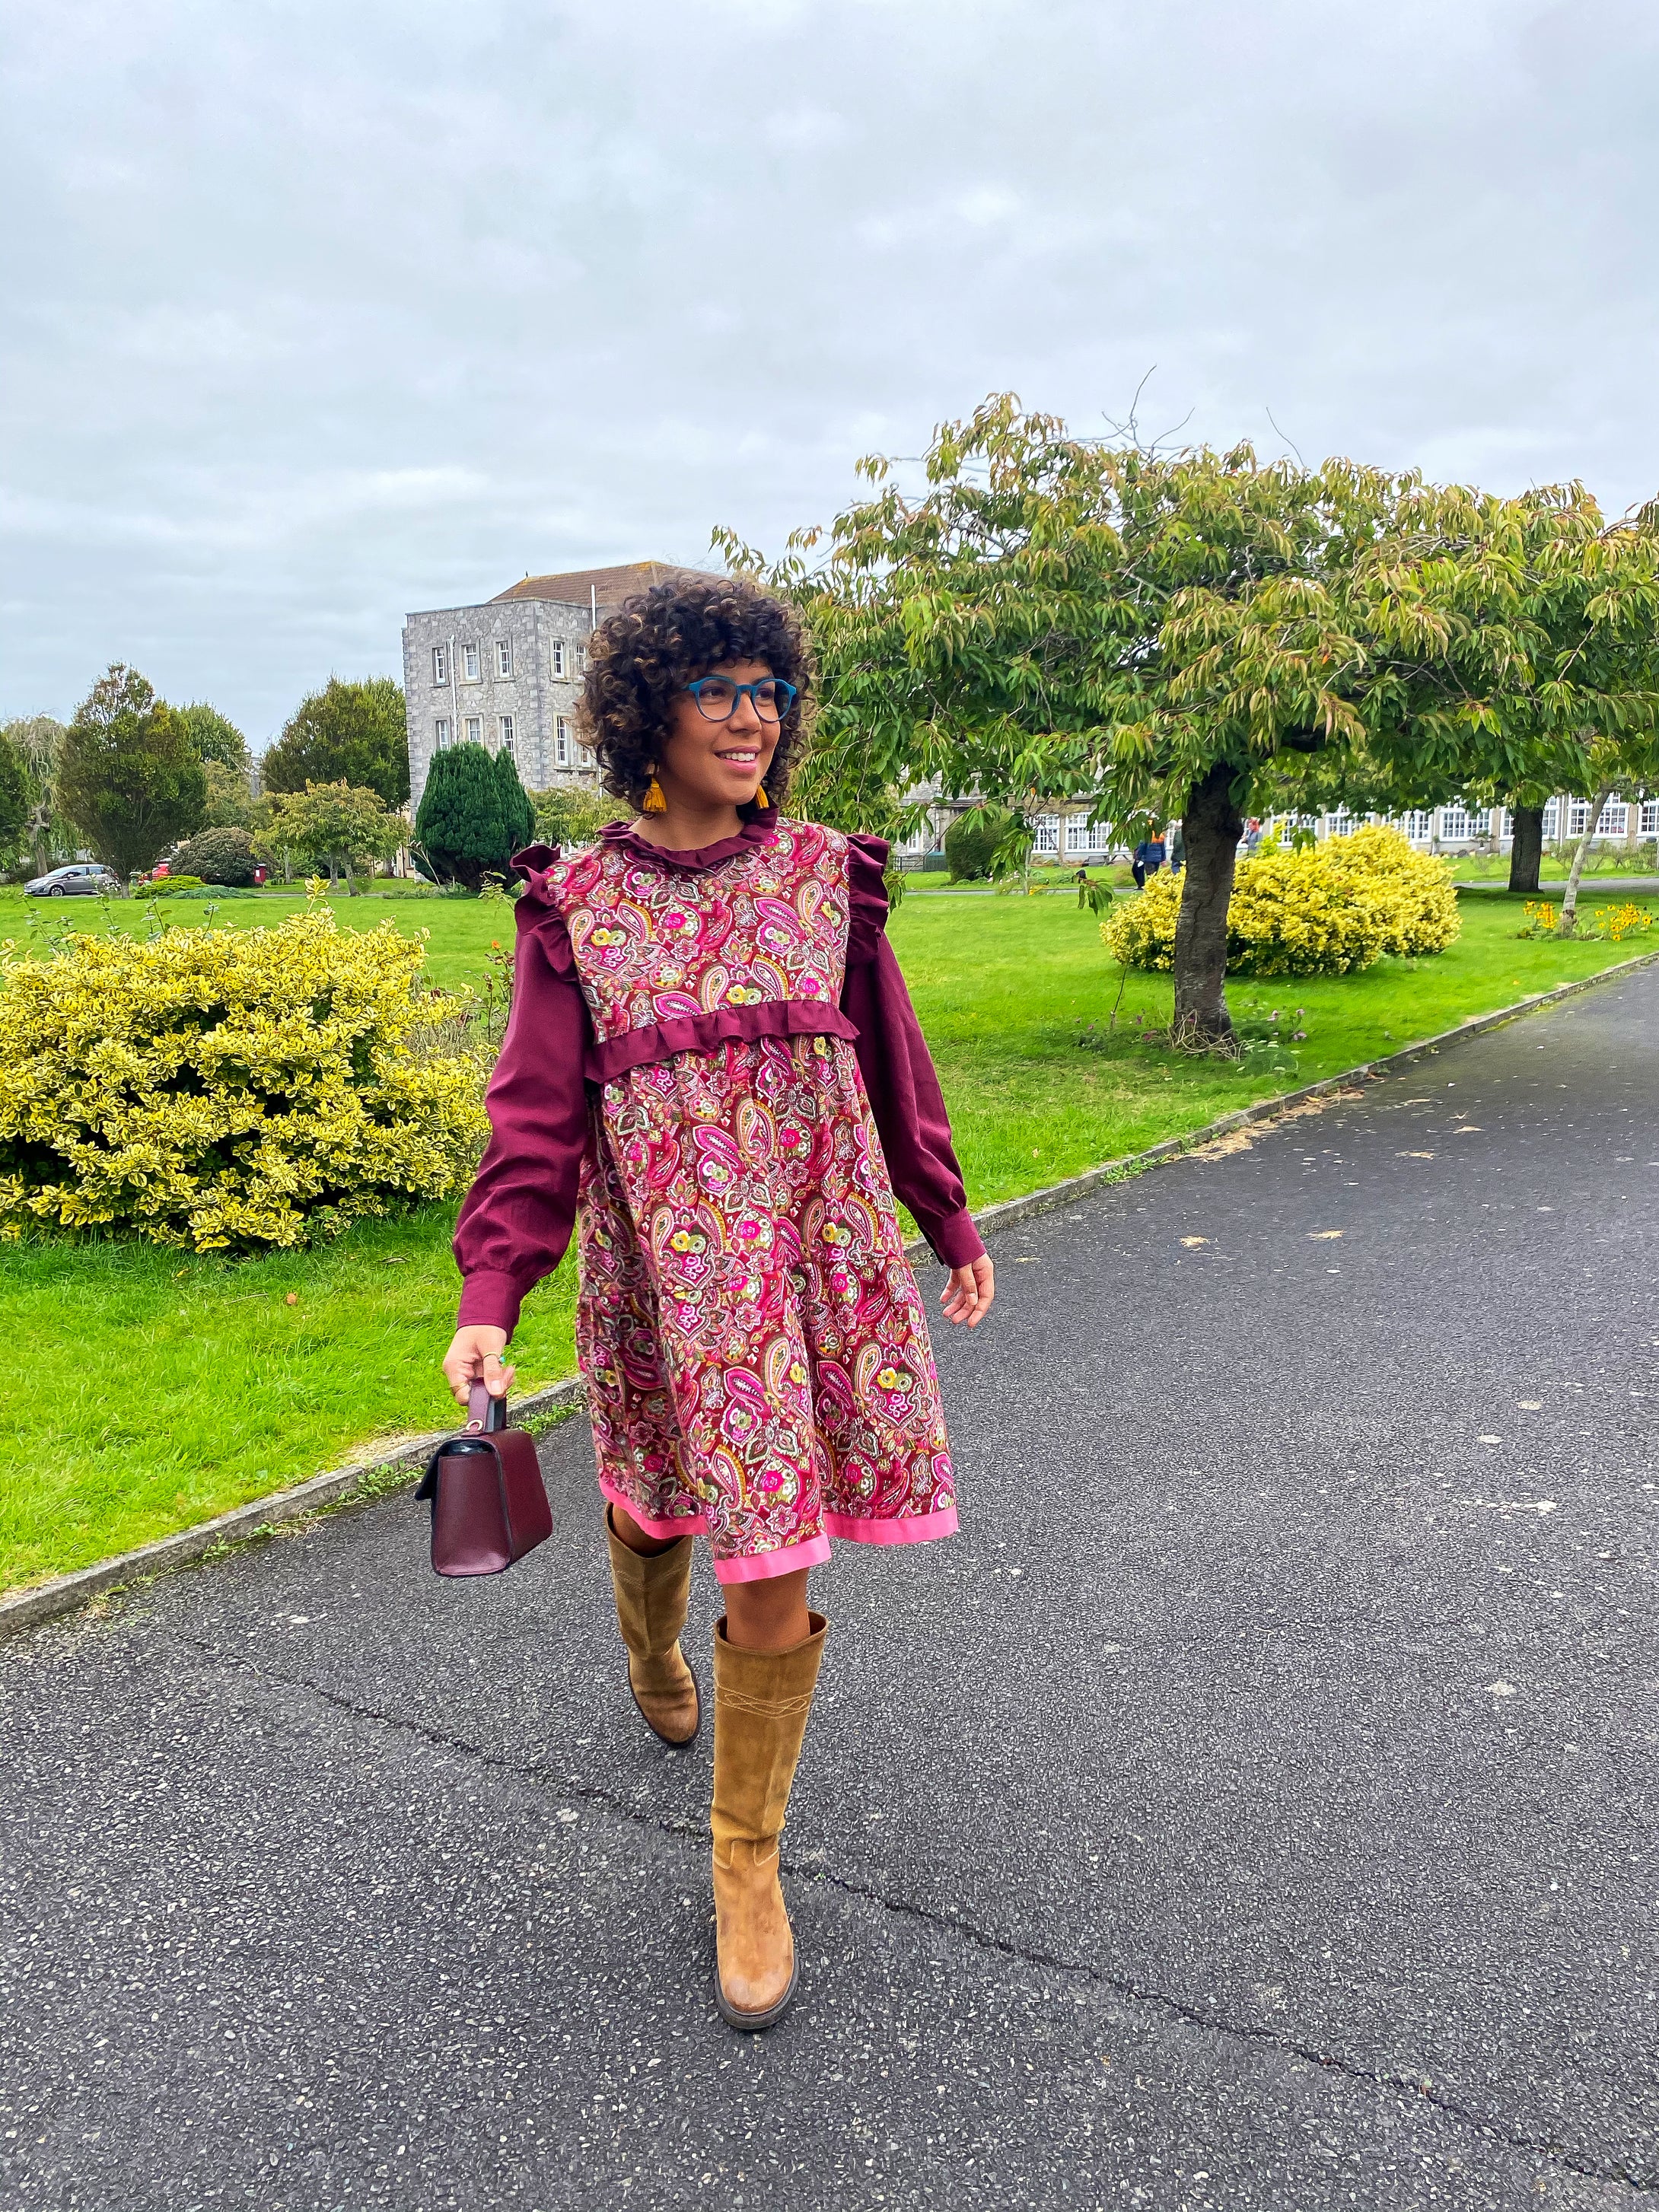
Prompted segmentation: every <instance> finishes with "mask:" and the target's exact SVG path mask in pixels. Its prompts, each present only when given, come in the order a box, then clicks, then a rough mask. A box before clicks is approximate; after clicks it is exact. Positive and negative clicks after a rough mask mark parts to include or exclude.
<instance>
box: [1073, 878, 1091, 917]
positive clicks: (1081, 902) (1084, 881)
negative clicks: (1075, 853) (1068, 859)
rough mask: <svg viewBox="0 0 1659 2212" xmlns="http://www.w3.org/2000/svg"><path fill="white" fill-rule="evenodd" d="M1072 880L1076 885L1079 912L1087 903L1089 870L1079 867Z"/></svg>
mask: <svg viewBox="0 0 1659 2212" xmlns="http://www.w3.org/2000/svg"><path fill="white" fill-rule="evenodd" d="M1072 881H1073V883H1074V884H1076V885H1077V903H1078V911H1079V914H1080V913H1081V912H1082V911H1083V909H1084V908H1085V906H1087V905H1088V903H1089V871H1088V870H1087V868H1079V870H1078V872H1077V873H1076V874H1075V875H1074V876H1073V878H1072Z"/></svg>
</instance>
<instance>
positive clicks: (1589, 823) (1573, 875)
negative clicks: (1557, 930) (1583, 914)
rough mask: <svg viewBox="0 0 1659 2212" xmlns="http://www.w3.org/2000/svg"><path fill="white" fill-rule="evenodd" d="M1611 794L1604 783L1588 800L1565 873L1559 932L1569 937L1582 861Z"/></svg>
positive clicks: (1574, 924)
mask: <svg viewBox="0 0 1659 2212" xmlns="http://www.w3.org/2000/svg"><path fill="white" fill-rule="evenodd" d="M1612 796H1613V786H1612V785H1611V784H1610V783H1604V784H1603V785H1602V786H1601V789H1600V791H1598V792H1597V793H1596V794H1595V798H1594V799H1591V801H1590V809H1589V816H1588V817H1587V818H1586V820H1585V823H1584V834H1583V836H1582V837H1581V838H1580V839H1579V840H1578V850H1577V852H1576V853H1575V854H1573V856H1572V866H1571V870H1570V871H1569V872H1568V875H1567V890H1566V896H1565V898H1563V900H1562V902H1561V934H1562V936H1563V937H1571V935H1572V933H1573V929H1574V927H1576V925H1577V921H1578V879H1579V878H1580V877H1581V876H1582V875H1583V872H1584V863H1585V861H1586V860H1589V848H1590V840H1591V838H1592V837H1594V836H1595V833H1596V830H1597V829H1599V828H1600V826H1601V809H1602V808H1603V807H1604V806H1605V805H1607V801H1608V799H1611V798H1612Z"/></svg>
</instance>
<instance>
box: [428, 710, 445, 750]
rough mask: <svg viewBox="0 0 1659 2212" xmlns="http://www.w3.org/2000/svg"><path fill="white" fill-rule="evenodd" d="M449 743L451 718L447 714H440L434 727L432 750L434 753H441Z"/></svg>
mask: <svg viewBox="0 0 1659 2212" xmlns="http://www.w3.org/2000/svg"><path fill="white" fill-rule="evenodd" d="M448 743H449V717H448V716H447V714H440V715H439V717H438V719H437V720H436V721H435V723H434V724H433V725H432V750H433V751H434V752H435V753H441V752H442V751H443V750H444V748H445V747H446V746H447V744H448Z"/></svg>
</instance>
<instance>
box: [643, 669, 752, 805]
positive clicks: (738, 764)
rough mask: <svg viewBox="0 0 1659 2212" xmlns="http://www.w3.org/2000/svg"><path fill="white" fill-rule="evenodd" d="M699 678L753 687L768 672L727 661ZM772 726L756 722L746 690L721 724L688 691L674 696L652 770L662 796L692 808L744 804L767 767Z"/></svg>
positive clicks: (748, 799) (750, 797)
mask: <svg viewBox="0 0 1659 2212" xmlns="http://www.w3.org/2000/svg"><path fill="white" fill-rule="evenodd" d="M705 673H706V674H708V675H709V676H724V677H726V678H729V679H730V680H731V682H732V683H733V684H757V683H758V682H759V681H760V679H761V678H762V677H763V676H769V675H770V674H771V673H772V670H771V667H770V665H769V663H767V662H766V661H764V660H728V661H726V662H724V663H722V665H720V667H718V668H710V669H708V670H707V671H705ZM778 727H779V726H778V724H777V723H776V722H769V721H765V720H763V719H762V717H761V716H760V715H759V714H757V712H756V710H755V702H754V700H753V699H752V698H751V697H750V695H749V694H748V693H747V692H746V691H745V692H743V693H741V694H739V696H738V701H737V703H736V704H735V705H734V706H733V708H732V712H731V714H730V715H729V716H728V717H727V719H726V720H725V721H723V722H717V721H713V720H710V719H709V717H708V715H706V714H704V713H703V711H702V708H700V707H699V706H698V704H697V702H696V699H695V698H694V697H693V696H692V695H691V694H690V692H689V691H681V692H679V693H678V694H677V695H676V696H675V698H674V700H673V702H672V703H671V706H670V707H669V709H668V732H667V735H666V737H665V739H664V741H663V750H662V758H661V760H660V761H659V763H658V766H657V776H658V780H659V782H660V783H661V784H662V786H663V788H664V792H665V795H666V796H667V797H669V798H670V799H679V800H680V801H681V802H682V803H684V804H690V805H696V806H710V805H714V806H744V805H747V804H748V802H749V801H750V799H752V798H753V797H754V796H755V787H756V785H757V784H758V783H759V782H761V781H762V780H763V778H764V776H765V775H766V771H767V769H769V767H770V766H771V763H772V756H773V754H774V753H775V751H776V750H777V749H778Z"/></svg>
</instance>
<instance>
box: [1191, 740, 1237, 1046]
mask: <svg viewBox="0 0 1659 2212" xmlns="http://www.w3.org/2000/svg"><path fill="white" fill-rule="evenodd" d="M1232 786H1233V770H1232V769H1231V767H1230V766H1228V765H1227V763H1225V762H1218V763H1216V765H1215V766H1214V767H1213V768H1212V769H1209V770H1208V771H1207V773H1206V775H1204V776H1203V777H1202V778H1201V779H1200V781H1199V782H1197V783H1195V784H1194V786H1193V787H1192V789H1191V791H1190V792H1189V793H1188V796H1187V804H1186V806H1185V808H1184V810H1183V811H1182V817H1181V818H1182V830H1183V834H1184V836H1185V837H1186V841H1187V865H1186V866H1185V867H1184V868H1183V869H1182V878H1183V881H1182V887H1181V913H1180V915H1179V917H1178V919H1177V920H1176V950H1175V1030H1176V1038H1177V1040H1178V1041H1179V1040H1182V1039H1189V1040H1191V1041H1192V1042H1194V1043H1199V1042H1202V1043H1211V1042H1214V1041H1215V1040H1216V1039H1217V1038H1220V1037H1230V1036H1231V1035H1232V1033H1233V1024H1232V1018H1231V1015H1230V1014H1229V1013H1228V1012H1227V988H1226V986H1227V904H1228V901H1229V900H1230V899H1231V897H1232V895H1233V866H1234V863H1235V861H1236V860H1237V854H1238V840H1239V835H1240V832H1241V831H1242V830H1243V827H1244V817H1243V815H1242V814H1241V813H1240V812H1239V811H1238V809H1237V806H1235V805H1234V804H1233V797H1232Z"/></svg>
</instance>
